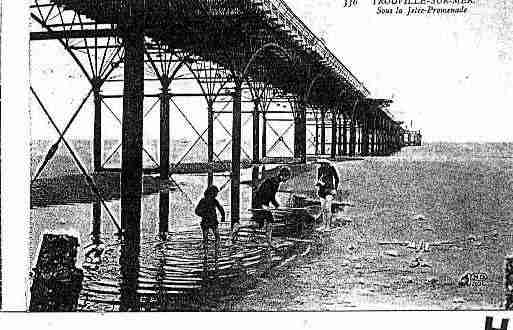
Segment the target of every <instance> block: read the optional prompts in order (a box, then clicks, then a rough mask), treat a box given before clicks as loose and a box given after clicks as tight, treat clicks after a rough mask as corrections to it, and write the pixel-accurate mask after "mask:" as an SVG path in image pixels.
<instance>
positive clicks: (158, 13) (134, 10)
mask: <svg viewBox="0 0 513 330" xmlns="http://www.w3.org/2000/svg"><path fill="white" fill-rule="evenodd" d="M51 2H52V3H54V4H56V5H59V6H63V7H64V8H65V9H68V10H73V11H75V12H76V13H78V14H80V15H84V16H86V17H88V18H89V19H91V20H93V21H94V22H95V23H98V24H106V25H108V26H109V27H110V31H111V32H112V33H114V34H118V35H119V36H122V35H123V34H122V31H124V30H123V27H125V26H126V24H128V22H132V24H133V23H136V24H142V27H143V28H144V31H145V35H146V36H147V37H149V38H150V39H151V40H152V41H154V42H155V43H156V44H158V45H164V46H165V47H166V49H169V50H180V51H182V52H185V53H188V54H191V55H192V56H195V57H199V58H201V59H202V60H205V61H210V62H213V63H216V64H218V65H221V66H223V67H225V68H227V69H229V70H231V71H232V72H234V73H236V74H237V75H238V76H242V74H243V73H244V72H245V73H246V76H247V77H249V78H250V79H251V80H255V81H261V82H265V83H268V84H270V85H272V86H273V87H275V88H280V89H282V90H283V91H284V92H285V93H292V94H296V95H299V96H305V95H306V94H308V97H307V100H308V103H310V104H321V105H322V104H334V103H336V102H337V101H340V100H341V99H354V98H365V97H367V96H368V95H369V91H368V90H367V89H366V88H365V86H364V85H363V84H362V83H361V82H360V81H359V80H358V79H357V78H356V77H355V76H354V75H353V74H352V73H351V72H350V71H349V70H348V69H347V68H346V66H344V64H342V62H341V61H340V60H339V59H338V58H337V57H336V56H335V55H334V54H333V53H332V52H331V51H330V50H329V49H328V48H327V46H326V45H325V43H324V42H323V41H322V40H321V39H320V38H318V37H317V36H315V35H314V34H313V33H312V32H311V31H310V30H309V29H308V27H307V26H306V25H305V24H304V23H303V22H302V21H301V20H300V19H299V18H298V17H297V16H296V15H295V14H294V13H293V12H292V10H291V9H290V8H289V7H288V6H287V4H286V3H285V2H284V1H283V0H216V1H214V0H144V1H143V0H51ZM105 30H106V31H109V28H107V29H105ZM107 34H108V32H107ZM250 62H251V64H250V65H248V63H250ZM316 77H318V78H317V79H316ZM313 80H316V82H315V84H311V82H312V81H313Z"/></svg>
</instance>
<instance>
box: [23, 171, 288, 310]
mask: <svg viewBox="0 0 513 330" xmlns="http://www.w3.org/2000/svg"><path fill="white" fill-rule="evenodd" d="M269 174H270V173H262V168H261V167H258V166H257V167H254V168H252V169H249V170H246V171H242V175H243V177H242V180H246V181H245V182H247V183H248V184H246V185H242V186H241V212H242V213H243V218H244V219H248V218H249V214H248V211H247V210H248V209H249V208H251V202H252V199H253V198H252V196H253V195H254V192H255V190H256V188H257V186H258V183H259V180H260V178H261V176H262V175H264V176H266V175H269ZM175 180H176V182H177V184H179V185H180V186H181V187H180V189H176V190H171V191H169V190H161V191H159V192H158V193H157V194H154V195H148V196H146V197H144V198H143V201H142V204H143V211H144V212H143V218H142V219H141V236H140V237H141V239H140V242H139V240H138V237H137V240H133V241H131V243H130V244H129V242H128V241H126V242H120V241H119V238H118V237H116V236H114V235H113V234H112V233H113V232H114V230H115V228H113V226H112V224H111V223H110V222H109V221H104V219H103V218H102V213H103V216H105V215H106V213H105V212H104V210H103V209H102V206H101V205H100V203H96V202H95V203H92V204H73V205H63V206H56V207H51V208H38V209H32V211H31V212H32V217H33V218H34V219H35V220H34V221H33V223H32V225H33V228H32V230H33V232H34V236H32V237H35V235H37V234H38V233H39V232H43V231H44V230H47V229H49V228H51V221H52V219H55V218H57V219H59V217H61V218H63V219H64V218H66V219H70V222H69V223H70V225H71V226H73V227H75V228H76V229H77V230H78V232H79V233H80V236H81V240H82V242H89V244H88V245H87V244H86V246H85V247H84V248H83V249H82V250H81V254H82V256H84V255H85V259H84V260H85V263H84V265H83V268H84V271H85V280H84V289H83V291H82V292H81V297H80V306H79V309H80V310H84V311H87V310H89V311H111V310H115V311H143V310H144V311H145V310H152V311H159V310H161V311H164V310H216V309H217V308H218V306H219V301H220V298H221V299H222V297H224V296H225V295H226V293H227V292H232V291H233V290H235V291H236V290H239V289H234V287H236V286H234V285H233V282H236V283H237V285H241V286H242V287H246V286H245V285H244V284H242V283H243V282H244V279H245V278H247V277H248V276H249V275H253V274H257V275H258V274H262V273H263V272H265V270H266V269H269V268H270V267H271V266H272V265H273V264H274V265H276V263H277V260H281V259H282V256H281V254H282V251H283V249H281V250H274V249H269V248H268V247H267V245H266V244H265V235H264V233H263V232H261V231H259V230H255V229H253V228H252V227H251V225H250V223H249V222H244V223H243V226H242V227H243V228H242V229H241V231H240V237H239V241H240V243H239V244H237V246H228V245H227V242H228V241H229V237H230V229H229V224H227V223H221V224H220V227H219V231H220V236H221V239H220V244H219V246H218V247H217V248H216V246H215V244H214V242H212V240H210V243H209V244H207V245H203V244H202V241H203V240H202V238H203V237H202V235H201V230H200V226H199V223H200V219H199V218H198V217H196V216H195V215H194V214H193V209H194V208H193V207H191V204H190V200H198V199H199V198H200V197H201V195H202V193H203V191H204V190H205V188H206V187H207V186H208V184H210V183H211V182H212V183H213V184H216V185H218V186H220V187H221V186H223V184H225V182H226V180H227V175H226V174H223V175H219V174H216V175H215V176H214V175H209V174H207V175H203V176H185V175H184V176H182V175H176V176H175ZM228 186H229V185H228ZM185 194H187V196H186V195H185ZM229 194H230V192H229V189H228V190H224V191H223V192H221V193H220V198H219V200H220V202H221V203H223V204H224V206H225V209H227V207H226V206H227V205H229ZM108 205H109V207H111V210H112V211H113V212H114V213H115V212H116V211H117V210H119V201H112V202H108ZM84 215H86V216H87V217H88V218H89V220H88V221H81V220H80V219H84ZM171 219H172V221H171ZM165 233H167V235H164V236H162V235H160V234H165ZM278 240H282V238H278ZM35 243H37V242H35ZM32 244H33V245H36V244H34V242H33V243H32ZM205 247H206V249H205ZM32 253H34V252H32ZM241 278H242V280H241ZM241 290H244V289H241Z"/></svg>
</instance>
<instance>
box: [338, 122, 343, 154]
mask: <svg viewBox="0 0 513 330" xmlns="http://www.w3.org/2000/svg"><path fill="white" fill-rule="evenodd" d="M337 118H338V120H337V127H338V131H337V132H338V135H337V138H338V141H337V153H338V154H339V155H340V156H342V155H343V153H342V118H343V115H342V112H340V113H339V114H338V117H337Z"/></svg>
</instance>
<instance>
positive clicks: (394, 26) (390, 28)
mask: <svg viewBox="0 0 513 330" xmlns="http://www.w3.org/2000/svg"><path fill="white" fill-rule="evenodd" d="M288 3H289V5H290V6H291V8H293V10H294V11H295V12H296V13H297V14H298V15H299V16H300V17H301V18H302V19H303V20H304V21H305V23H307V25H308V26H310V27H311V28H312V29H313V30H314V32H317V33H318V34H320V35H322V36H323V37H324V39H325V40H326V42H327V45H328V47H329V48H330V49H332V50H333V52H334V53H335V54H336V55H337V56H338V57H339V58H340V59H341V60H342V62H343V63H344V64H346V66H347V67H348V68H349V69H350V70H351V71H352V72H353V73H354V74H355V75H356V77H358V78H359V79H360V81H362V82H364V84H365V86H366V87H367V88H368V89H369V90H370V91H371V96H372V97H377V98H381V97H383V98H393V100H394V101H395V102H394V105H393V106H392V107H391V109H390V110H391V111H392V113H394V114H395V115H396V116H397V117H398V118H401V119H403V120H405V121H407V122H408V123H410V122H411V121H413V125H414V127H415V128H418V129H421V130H422V132H423V135H424V139H425V140H428V141H454V142H466V141H480V142H486V141H494V142H495V141H510V142H511V141H513V130H512V129H511V124H512V123H513V1H511V0H488V1H486V0H477V1H475V4H474V5H473V6H471V7H470V8H469V9H470V10H469V12H468V13H467V14H464V15H461V16H434V17H425V16H420V17H418V16H416V17H413V16H410V17H402V16H384V15H377V14H376V7H375V6H373V5H372V0H360V1H359V6H358V7H357V8H344V6H343V1H340V0H339V1H334V0H318V1H312V0H294V1H288Z"/></svg>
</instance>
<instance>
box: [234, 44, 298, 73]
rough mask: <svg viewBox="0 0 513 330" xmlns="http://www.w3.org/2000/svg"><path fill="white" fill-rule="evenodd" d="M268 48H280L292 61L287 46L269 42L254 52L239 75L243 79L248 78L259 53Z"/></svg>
mask: <svg viewBox="0 0 513 330" xmlns="http://www.w3.org/2000/svg"><path fill="white" fill-rule="evenodd" d="M268 48H276V49H278V50H280V51H281V52H282V53H283V54H284V55H285V56H286V57H287V58H288V59H289V60H290V61H291V62H292V56H290V54H289V53H288V52H287V50H286V49H285V48H283V47H282V46H280V45H278V44H277V43H274V42H269V43H267V44H265V45H263V46H262V47H260V48H259V49H257V51H256V52H254V53H253V55H252V56H251V58H250V59H249V61H248V63H247V64H246V66H245V68H244V70H243V71H242V75H241V76H240V77H239V78H240V80H241V81H244V80H247V78H248V73H249V69H250V68H251V65H253V62H255V61H256V59H257V57H258V55H260V54H261V53H262V52H264V51H265V50H266V49H268ZM234 77H236V76H234Z"/></svg>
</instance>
